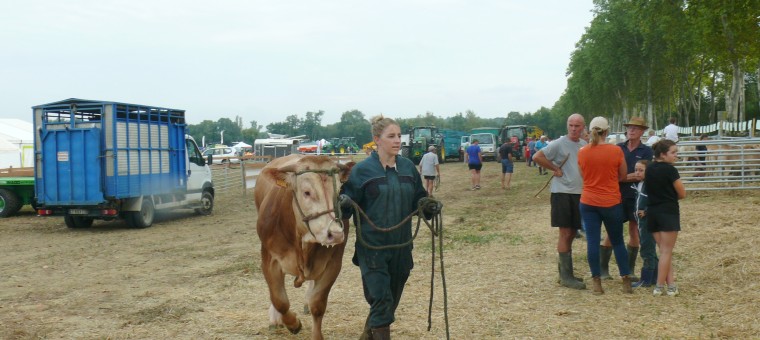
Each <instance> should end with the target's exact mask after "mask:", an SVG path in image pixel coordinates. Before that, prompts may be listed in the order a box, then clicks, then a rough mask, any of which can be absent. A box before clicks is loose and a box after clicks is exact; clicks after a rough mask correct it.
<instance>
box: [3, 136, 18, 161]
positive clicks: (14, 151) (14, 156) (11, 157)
mask: <svg viewBox="0 0 760 340" xmlns="http://www.w3.org/2000/svg"><path fill="white" fill-rule="evenodd" d="M20 165H21V151H20V150H19V149H18V147H16V146H15V145H13V144H12V143H10V142H8V141H6V140H5V139H4V138H0V169H5V168H10V167H14V168H18V167H19V166H20Z"/></svg>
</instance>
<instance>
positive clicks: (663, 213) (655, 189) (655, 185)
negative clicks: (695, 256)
mask: <svg viewBox="0 0 760 340" xmlns="http://www.w3.org/2000/svg"><path fill="white" fill-rule="evenodd" d="M652 149H653V151H654V158H655V160H654V162H652V164H650V165H649V166H648V167H647V170H646V173H645V175H644V183H645V185H646V187H647V192H648V194H649V202H648V204H647V219H648V221H647V222H648V225H647V227H648V228H649V231H650V232H651V233H652V234H653V235H654V239H655V241H656V242H657V246H658V247H659V249H660V260H659V262H658V268H657V285H656V286H655V288H654V291H653V294H654V295H655V296H659V295H662V293H663V290H664V288H665V287H664V286H665V284H667V285H668V287H667V295H668V296H676V295H678V288H677V287H676V284H675V273H674V271H673V265H672V260H673V248H674V247H675V245H676V239H677V238H678V232H679V231H680V230H681V224H680V211H679V206H678V200H680V199H683V198H685V197H686V189H685V188H684V186H683V182H682V181H681V177H680V175H679V174H678V170H677V169H676V168H675V167H674V166H673V163H675V162H676V160H677V159H678V148H677V147H676V144H675V143H674V142H673V141H671V140H668V139H662V140H660V141H659V142H657V143H655V144H654V145H653V146H652Z"/></svg>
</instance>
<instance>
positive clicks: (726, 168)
mask: <svg viewBox="0 0 760 340" xmlns="http://www.w3.org/2000/svg"><path fill="white" fill-rule="evenodd" d="M700 145H701V146H704V147H705V150H701V151H700V150H698V149H697V146H700ZM678 157H679V161H678V162H677V163H676V164H675V165H676V168H677V169H678V172H679V174H680V175H681V180H682V181H683V183H684V186H685V187H686V190H736V189H760V138H735V139H718V140H704V141H681V142H679V143H678Z"/></svg>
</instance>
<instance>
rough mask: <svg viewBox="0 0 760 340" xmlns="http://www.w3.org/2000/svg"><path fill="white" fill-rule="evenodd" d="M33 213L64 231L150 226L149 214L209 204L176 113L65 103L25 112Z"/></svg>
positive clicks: (204, 174)
mask: <svg viewBox="0 0 760 340" xmlns="http://www.w3.org/2000/svg"><path fill="white" fill-rule="evenodd" d="M32 110H33V115H34V131H35V136H34V156H35V164H34V177H35V196H36V201H37V202H36V205H37V212H38V214H39V215H41V216H63V218H64V221H65V223H66V225H67V226H68V227H69V228H87V227H90V226H91V225H92V223H93V220H95V219H103V220H113V219H117V218H122V219H124V220H125V221H126V222H127V224H128V225H129V226H130V227H134V228H145V227H149V226H151V225H152V224H153V218H154V214H155V211H156V210H158V209H165V208H178V207H183V208H192V209H195V210H196V212H198V213H199V214H204V215H207V214H210V213H211V211H212V209H213V206H214V186H213V182H212V180H211V170H210V169H209V167H208V165H207V164H206V161H205V160H204V158H203V156H202V154H201V152H200V150H199V149H198V146H197V144H196V143H195V141H194V140H193V139H192V137H190V136H188V135H186V128H187V125H186V122H185V112H184V111H183V110H177V109H168V108H160V107H152V106H146V105H135V104H125V103H117V102H110V101H96V100H84V99H76V98H71V99H66V100H62V101H59V102H54V103H50V104H44V105H38V106H34V107H33V108H32Z"/></svg>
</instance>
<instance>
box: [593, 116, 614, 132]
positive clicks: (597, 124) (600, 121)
mask: <svg viewBox="0 0 760 340" xmlns="http://www.w3.org/2000/svg"><path fill="white" fill-rule="evenodd" d="M609 128H610V124H609V123H607V118H604V117H595V118H594V119H592V120H591V124H590V125H589V129H591V130H594V129H597V130H601V131H606V130H608V129H609Z"/></svg>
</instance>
